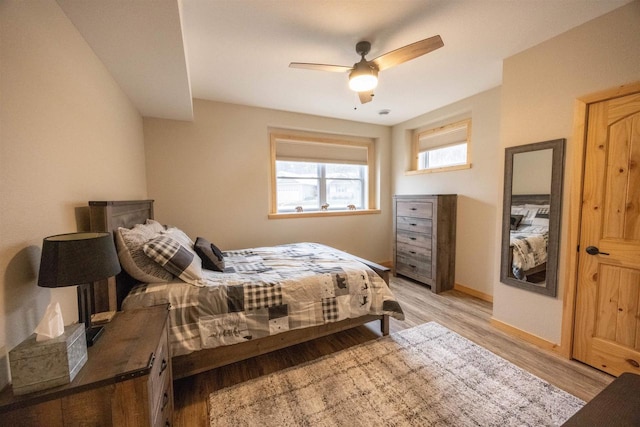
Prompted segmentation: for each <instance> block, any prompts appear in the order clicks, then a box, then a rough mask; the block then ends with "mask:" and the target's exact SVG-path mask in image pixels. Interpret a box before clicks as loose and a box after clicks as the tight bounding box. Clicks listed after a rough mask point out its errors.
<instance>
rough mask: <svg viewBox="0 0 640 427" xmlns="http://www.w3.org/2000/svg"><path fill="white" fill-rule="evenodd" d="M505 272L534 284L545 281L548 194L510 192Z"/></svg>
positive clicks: (547, 238) (547, 244)
mask: <svg viewBox="0 0 640 427" xmlns="http://www.w3.org/2000/svg"><path fill="white" fill-rule="evenodd" d="M509 244H510V248H509V265H510V266H511V268H510V271H509V275H510V276H511V277H514V278H516V279H518V280H525V281H529V282H534V283H540V282H544V281H545V280H546V275H545V273H546V268H547V258H548V246H549V195H548V194H534V195H531V194H527V195H517V194H514V195H512V198H511V231H510V238H509Z"/></svg>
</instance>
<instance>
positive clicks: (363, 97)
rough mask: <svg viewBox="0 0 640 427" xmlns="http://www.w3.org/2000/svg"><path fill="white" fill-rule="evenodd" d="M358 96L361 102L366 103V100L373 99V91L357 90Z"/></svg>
mask: <svg viewBox="0 0 640 427" xmlns="http://www.w3.org/2000/svg"><path fill="white" fill-rule="evenodd" d="M358 97H359V98H360V103H361V104H366V103H367V102H371V101H372V100H373V91H372V90H370V91H369V92H358Z"/></svg>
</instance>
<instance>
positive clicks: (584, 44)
mask: <svg viewBox="0 0 640 427" xmlns="http://www.w3.org/2000/svg"><path fill="white" fill-rule="evenodd" d="M638 28H640V2H638V1H635V2H633V3H630V4H628V5H627V6H624V7H622V8H620V9H617V10H615V11H613V12H611V13H609V14H607V15H604V16H602V17H599V18H597V19H595V20H593V21H590V22H588V23H586V24H584V25H582V26H579V27H577V28H575V29H573V30H571V31H568V32H566V33H564V34H561V35H560V36H557V37H555V38H553V39H551V40H548V41H547V42H545V43H542V44H540V45H538V46H535V47H533V48H531V49H529V50H527V51H524V52H522V53H520V54H518V55H515V56H513V57H511V58H508V59H506V60H505V61H504V67H503V85H502V121H501V123H502V125H501V156H502V158H504V148H505V147H508V146H515V145H522V144H527V143H532V142H537V141H546V140H550V139H556V138H567V147H566V154H567V157H566V159H567V160H566V162H565V174H564V179H565V181H564V183H565V187H564V188H565V191H564V198H563V220H562V233H561V235H562V242H561V246H560V248H561V253H560V263H559V265H560V272H559V289H558V297H557V298H550V297H546V296H542V295H538V294H534V293H531V292H527V291H524V290H521V289H518V288H514V287H511V286H507V285H503V284H501V283H500V282H499V271H498V269H497V268H496V269H495V279H494V282H495V287H494V307H493V310H494V312H493V316H494V318H495V319H497V320H499V321H501V322H504V323H507V324H509V325H512V326H515V327H516V328H519V329H522V330H524V331H527V332H529V333H531V334H534V335H537V336H539V337H541V338H544V339H545V340H547V341H550V342H552V343H559V342H560V328H561V316H562V304H563V301H562V296H563V292H564V289H565V286H566V284H565V283H564V280H565V275H566V263H567V261H568V256H567V247H566V238H567V228H568V220H569V216H568V214H569V212H568V201H569V193H570V191H572V190H573V189H571V188H570V184H571V183H572V173H573V165H572V158H573V155H574V148H573V147H574V141H572V133H573V114H574V101H575V99H576V98H579V97H581V96H584V95H587V94H590V93H593V92H597V91H600V90H604V89H609V88H612V87H615V86H618V85H622V84H625V83H631V82H634V81H638V80H640V54H639V50H638V49H639V46H640V31H638ZM500 170H502V169H500ZM500 185H502V184H500ZM497 223H499V219H497ZM494 258H495V260H496V263H497V262H498V260H499V259H500V257H499V252H497V251H496V252H495V253H494Z"/></svg>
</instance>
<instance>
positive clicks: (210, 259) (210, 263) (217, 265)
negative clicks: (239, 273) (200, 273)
mask: <svg viewBox="0 0 640 427" xmlns="http://www.w3.org/2000/svg"><path fill="white" fill-rule="evenodd" d="M194 249H195V250H196V253H197V254H198V256H199V257H200V258H201V259H202V268H205V269H207V270H212V271H221V272H224V257H223V256H222V251H221V250H220V249H218V247H217V246H216V245H214V244H213V243H211V242H209V241H208V240H207V239H205V238H204V237H198V238H197V239H196V244H195V246H194Z"/></svg>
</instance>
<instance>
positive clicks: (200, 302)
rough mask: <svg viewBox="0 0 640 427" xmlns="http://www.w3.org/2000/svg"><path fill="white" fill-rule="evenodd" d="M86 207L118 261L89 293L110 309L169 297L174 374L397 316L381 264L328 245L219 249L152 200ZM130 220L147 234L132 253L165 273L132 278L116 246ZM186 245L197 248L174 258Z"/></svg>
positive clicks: (385, 325) (383, 323) (384, 323)
mask: <svg viewBox="0 0 640 427" xmlns="http://www.w3.org/2000/svg"><path fill="white" fill-rule="evenodd" d="M89 216H90V224H91V230H92V231H109V232H113V234H114V238H115V240H116V247H117V248H118V252H119V257H120V260H121V264H122V265H123V271H122V272H121V273H120V274H119V275H118V276H116V277H115V278H114V279H112V280H111V281H110V282H109V283H108V284H107V286H98V287H96V288H97V289H104V290H108V291H107V292H106V294H107V295H106V296H104V295H103V296H97V298H96V301H102V304H103V305H104V304H107V305H108V307H109V309H112V310H113V309H118V310H120V309H125V310H127V309H133V308H136V307H141V306H149V305H155V304H161V303H169V304H170V327H171V329H170V342H171V348H172V353H173V356H174V357H173V358H172V365H173V374H174V378H176V379H177V378H182V377H186V376H190V375H194V374H197V373H200V372H204V371H206V370H209V369H213V368H216V367H219V366H223V365H226V364H229V363H233V362H236V361H239V360H243V359H247V358H250V357H254V356H257V355H260V354H264V353H268V352H271V351H274V350H277V349H280V348H284V347H287V346H291V345H294V344H298V343H301V342H304V341H308V340H312V339H315V338H318V337H321V336H325V335H330V334H333V333H336V332H339V331H343V330H346V329H350V328H353V327H357V326H360V325H363V324H365V323H369V322H372V321H379V322H380V327H381V332H382V334H383V335H387V334H388V333H389V316H392V317H395V318H398V319H403V318H404V315H403V313H402V309H401V308H400V305H399V304H398V303H397V301H396V300H395V298H394V297H393V295H392V294H391V291H390V290H389V288H388V280H389V269H388V268H386V267H383V266H381V265H378V264H376V263H372V262H370V261H367V260H364V259H361V258H358V257H355V256H352V255H350V254H347V253H345V252H342V251H339V250H336V249H334V248H330V247H328V246H324V245H320V244H317V243H293V244H290V245H281V246H275V247H267V248H248V249H240V250H234V251H225V252H221V251H219V250H217V249H218V248H217V247H216V246H215V244H211V243H210V242H208V241H207V240H206V239H204V238H202V237H198V238H197V239H196V240H195V241H193V240H192V239H191V238H190V237H189V236H187V235H186V234H185V233H184V232H182V231H181V230H180V229H178V228H176V227H165V226H163V225H162V224H160V223H158V222H156V221H154V215H153V200H134V201H92V202H89ZM156 228H157V229H156ZM150 229H155V230H152V231H151V230H150ZM140 230H145V231H144V232H145V233H147V232H149V233H152V232H153V236H154V237H153V238H151V239H148V237H149V235H145V236H146V237H144V238H142V240H144V241H145V242H146V243H145V245H143V247H144V251H145V252H146V253H145V254H144V255H143V256H142V258H145V259H146V261H149V260H150V259H151V260H152V261H153V262H152V264H155V266H156V267H157V266H158V265H160V266H161V267H162V268H161V270H163V269H164V270H166V271H165V273H166V272H167V271H168V272H169V274H168V276H171V278H170V279H168V280H169V281H167V280H164V279H165V277H163V278H162V279H160V280H157V281H154V280H152V279H151V278H148V277H146V276H145V277H142V278H143V279H145V280H140V279H141V277H140V276H139V274H140V273H139V272H136V271H135V270H134V271H131V268H132V267H131V266H130V265H129V263H130V262H132V260H131V259H129V257H130V256H131V255H132V253H133V252H129V253H128V255H126V253H127V251H126V250H124V246H126V245H127V244H129V241H128V240H127V239H129V238H130V236H131V235H133V236H136V234H135V233H134V232H138V231H140ZM156 231H157V233H156ZM136 238H137V237H136ZM123 239H124V240H126V241H123ZM167 245H168V246H169V247H168V246H167ZM189 246H191V249H189ZM216 250H217V251H216ZM123 252H124V253H123ZM187 252H195V253H196V255H197V256H196V257H192V259H191V260H190V261H184V260H183V259H182V255H185V256H186V259H189V256H190V255H189V254H187ZM180 254H182V255H180ZM125 255H126V256H125ZM133 258H135V254H134V256H133ZM138 261H139V260H138ZM203 266H205V267H206V268H202V267H203ZM125 267H126V268H125ZM216 269H217V270H221V271H215V270H216ZM128 271H129V272H131V273H137V274H133V275H134V276H136V277H137V279H135V278H134V277H132V275H131V274H129V273H128ZM146 272H147V271H146V270H145V273H146ZM157 274H158V275H160V274H161V273H160V272H158V273H157ZM151 276H152V277H153V278H156V277H157V276H156V273H155V270H154V271H152V272H151ZM176 277H178V279H176Z"/></svg>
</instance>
